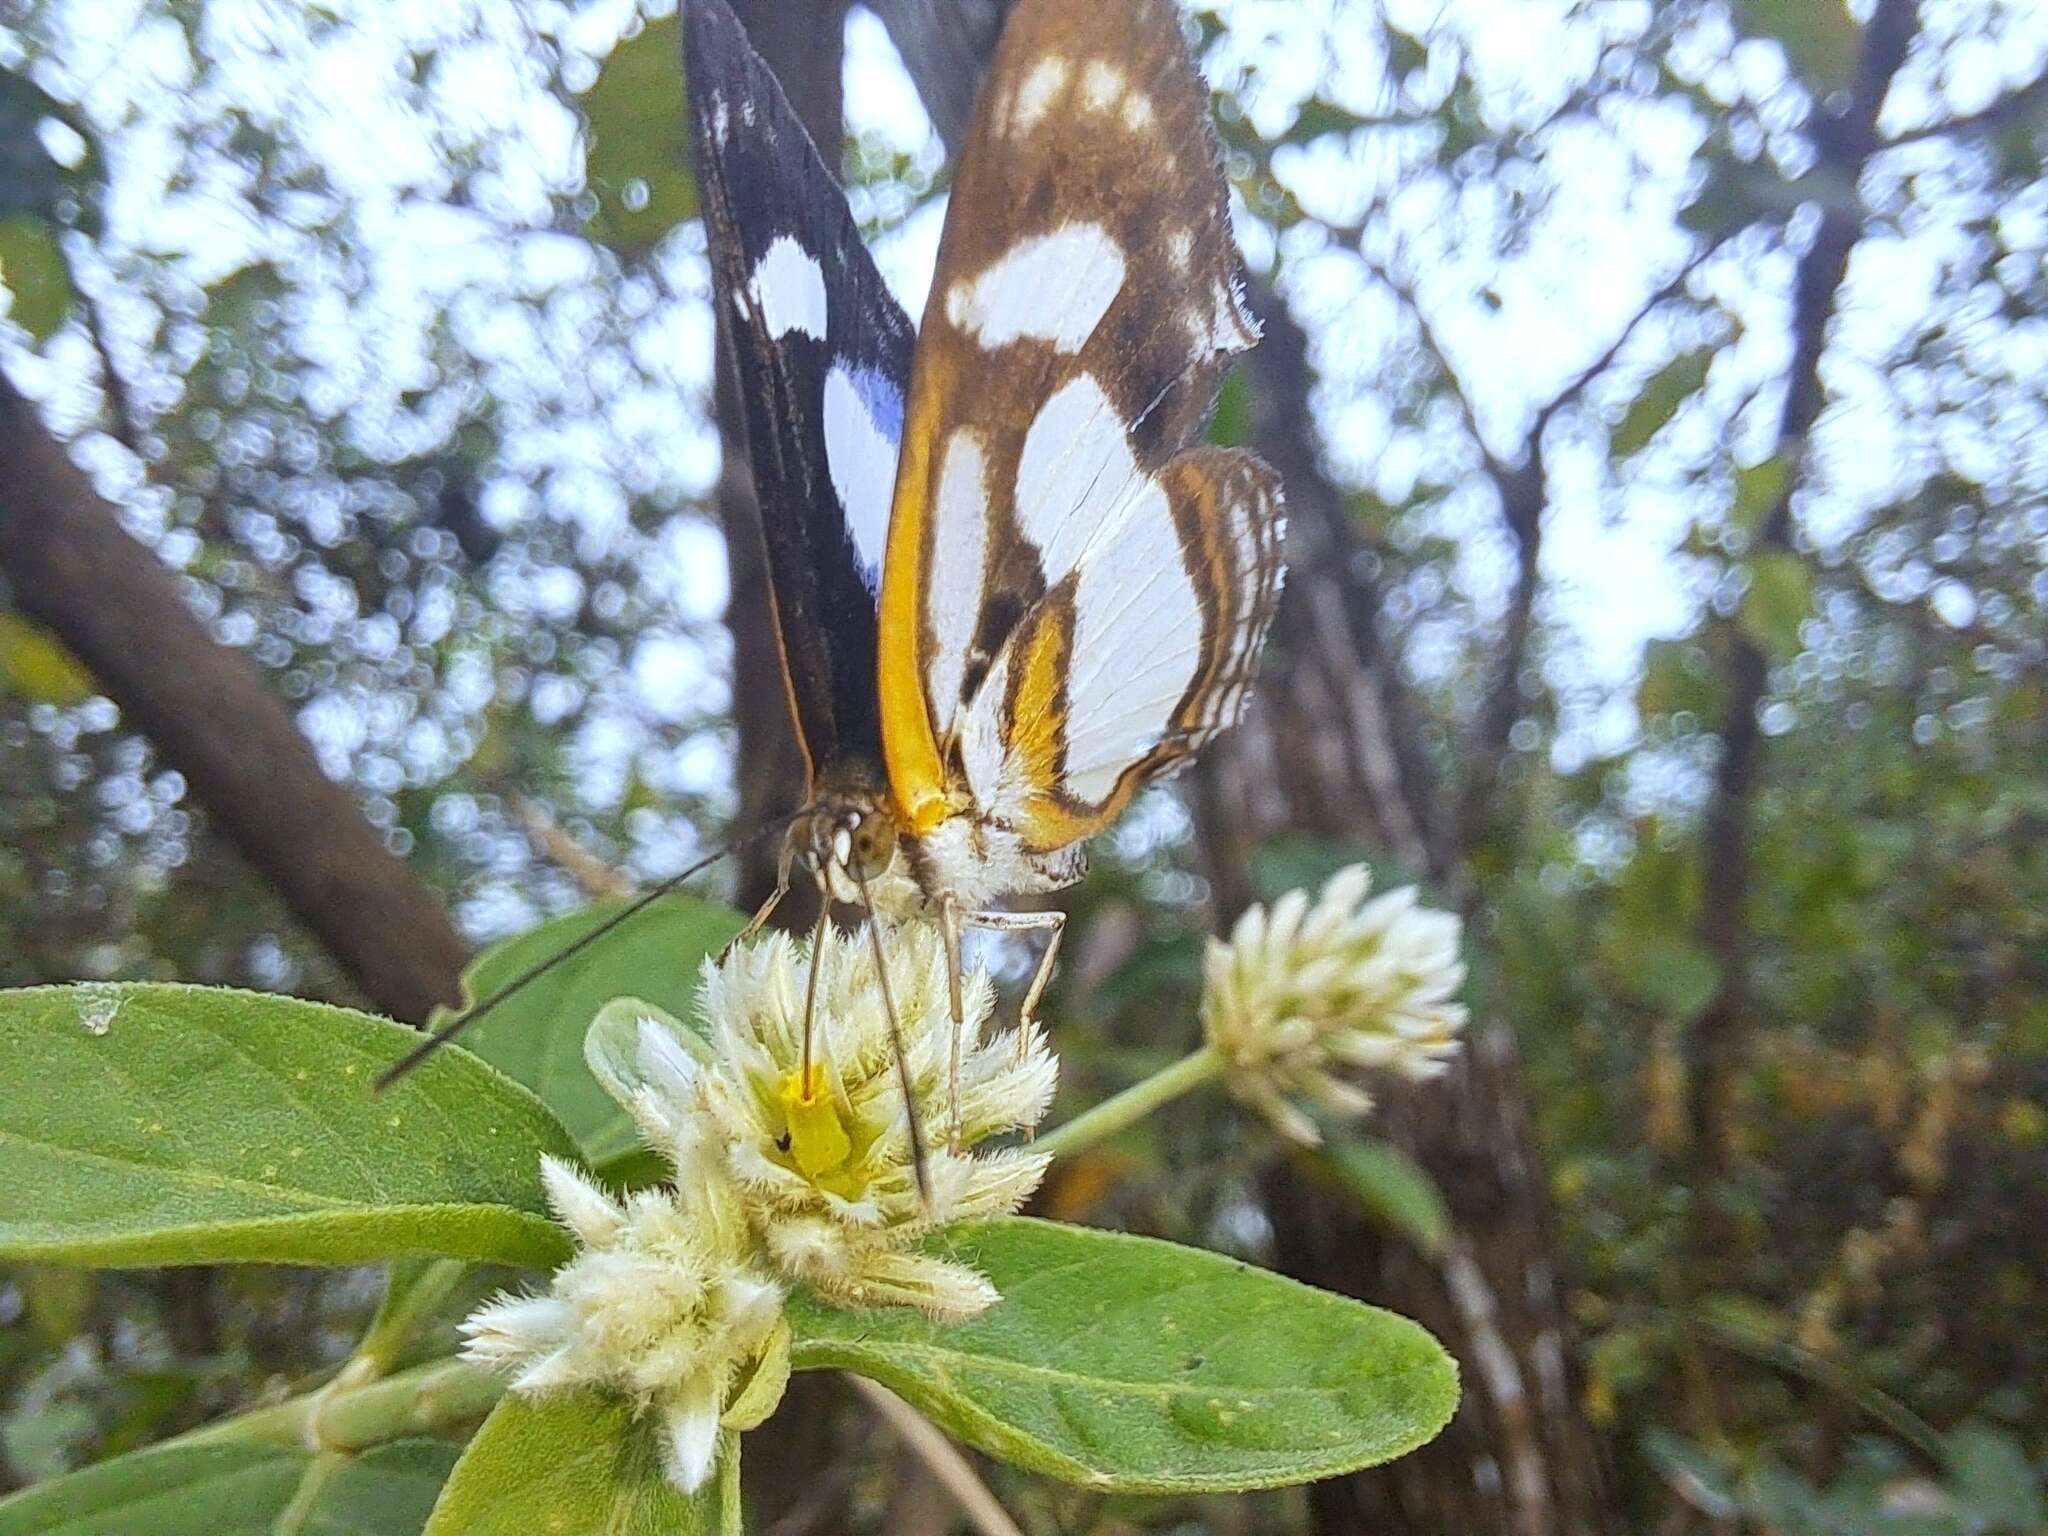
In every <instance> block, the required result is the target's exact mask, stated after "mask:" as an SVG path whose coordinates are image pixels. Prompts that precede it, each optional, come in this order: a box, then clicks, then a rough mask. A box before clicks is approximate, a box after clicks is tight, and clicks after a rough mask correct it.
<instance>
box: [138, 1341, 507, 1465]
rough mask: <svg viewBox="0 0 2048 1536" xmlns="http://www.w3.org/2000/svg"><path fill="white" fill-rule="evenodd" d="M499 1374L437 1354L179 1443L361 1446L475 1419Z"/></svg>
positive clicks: (494, 1396) (501, 1387)
mask: <svg viewBox="0 0 2048 1536" xmlns="http://www.w3.org/2000/svg"><path fill="white" fill-rule="evenodd" d="M505 1385H506V1382H505V1377H503V1376H502V1375H500V1374H499V1373H498V1372H496V1371H493V1370H490V1369H488V1368H487V1367H485V1366H481V1365H476V1364H472V1363H471V1362H470V1361H467V1360H457V1359H454V1358H443V1359H440V1360H430V1361H428V1362H427V1363H426V1364H424V1365H416V1366H414V1367H413V1368H412V1369H411V1370H408V1371H400V1372H399V1373H398V1374H397V1375H396V1376H389V1377H386V1378H385V1379H383V1380H382V1381H374V1382H371V1383H370V1384H369V1385H367V1386H360V1387H349V1388H346V1389H344V1390H341V1391H329V1390H328V1389H327V1388H325V1387H323V1388H321V1389H319V1390H317V1391H313V1392H305V1393H301V1394H300V1395H299V1396H297V1397H293V1398H287V1399H286V1400H285V1401H284V1402H281V1403H274V1404H272V1405H271V1406H270V1407H268V1408H256V1409H252V1410H251V1411H250V1412H248V1413H241V1414H237V1415H235V1416H234V1417H233V1418H231V1419H223V1420H221V1421H220V1422H219V1423H217V1424H209V1425H207V1426H206V1427H205V1428H203V1429H196V1430H194V1431H193V1432H192V1433H191V1434H189V1435H180V1436H178V1437H177V1440H176V1441H175V1442H167V1443H176V1444H180V1445H221V1444H237V1443H245V1442H251V1441H254V1442H258V1443H268V1444H273V1445H294V1446H305V1445H312V1446H315V1447H317V1448H318V1449H321V1450H329V1451H360V1450H364V1449H367V1448H368V1447H370V1446H373V1445H382V1444H383V1443H384V1442H386V1441H387V1440H398V1439H403V1438H404V1437H405V1436H407V1435H419V1434H429V1433H432V1432H433V1431H436V1430H443V1429H452V1428H455V1427H456V1426H458V1425H461V1424H467V1423H469V1422H470V1421H471V1420H474V1419H478V1418H481V1417H482V1416H483V1415H484V1414H485V1412H487V1411H488V1410H489V1409H490V1407H491V1405H492V1404H494V1403H496V1402H497V1400H498V1399H499V1398H500V1397H502V1396H504V1394H505Z"/></svg>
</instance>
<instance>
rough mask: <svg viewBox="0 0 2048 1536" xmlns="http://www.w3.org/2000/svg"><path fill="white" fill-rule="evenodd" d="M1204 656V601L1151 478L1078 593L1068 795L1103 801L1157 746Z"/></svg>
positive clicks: (1093, 559)
mask: <svg viewBox="0 0 2048 1536" xmlns="http://www.w3.org/2000/svg"><path fill="white" fill-rule="evenodd" d="M1201 662H1202V606H1201V603H1200V601H1199V599H1197V598H1196V596H1195V588H1194V584H1193V583H1192V582H1190V581H1189V580H1188V573H1187V570H1186V568H1185V567H1184V566H1183V565H1182V563H1181V556H1180V541H1179V537H1178V536H1177V535H1176V534H1175V532H1174V528H1173V514H1172V512H1171V511H1170V510H1169V508H1168V505H1167V499H1166V492H1165V491H1164V490H1163V489H1161V488H1160V487H1159V485H1157V484H1156V483H1155V482H1153V481H1150V480H1147V481H1146V482H1145V483H1144V488H1143V490H1142V491H1141V492H1140V493H1139V494H1138V495H1137V496H1135V497H1133V498H1132V500H1131V503H1130V506H1129V508H1128V510H1127V512H1126V514H1125V516H1124V517H1123V519H1122V520H1121V521H1120V522H1119V524H1118V526H1117V529H1116V531H1115V533H1114V535H1113V536H1111V537H1109V538H1106V539H1103V540H1101V541H1099V542H1098V544H1097V545H1096V546H1095V547H1094V548H1093V549H1091V550H1090V552H1089V555H1088V558H1087V559H1086V560H1085V561H1084V562H1083V564H1082V565H1081V567H1080V585H1079V586H1078V587H1077V588H1076V589H1075V592H1074V650H1073V670H1072V672H1071V674H1070V675H1069V677H1068V679H1067V756H1066V781H1067V783H1066V787H1067V792H1068V793H1069V794H1071V795H1072V796H1073V797H1074V798H1075V799H1077V800H1083V801H1087V802H1088V803H1090V804H1094V805H1100V804H1101V803H1103V802H1104V801H1106V800H1107V799H1109V797H1110V793H1111V792H1112V791H1113V790H1114V789H1115V788H1116V781H1117V780H1118V779H1119V778H1121V777H1122V776H1123V772H1124V770H1125V769H1126V768H1128V767H1130V766H1131V764H1133V763H1135V762H1137V761H1138V759H1139V758H1141V757H1143V756H1144V755H1145V754H1146V753H1147V752H1150V751H1151V750H1152V749H1153V748H1154V747H1156V746H1158V745H1159V743H1160V742H1161V740H1163V739H1164V738H1165V735H1166V730H1167V727H1168V726H1169V725H1170V724H1171V723H1172V721H1173V714H1174V711H1175V709H1177V708H1178V707H1179V705H1180V701H1181V698H1182V696H1183V695H1184V694H1186V692H1187V689H1188V684H1190V683H1192V682H1193V681H1194V680H1195V672H1196V669H1197V668H1199V667H1200V666H1201Z"/></svg>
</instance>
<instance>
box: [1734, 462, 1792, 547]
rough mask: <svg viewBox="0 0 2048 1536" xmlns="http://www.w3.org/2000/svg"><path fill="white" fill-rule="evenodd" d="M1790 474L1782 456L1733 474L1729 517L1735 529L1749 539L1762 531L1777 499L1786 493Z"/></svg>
mask: <svg viewBox="0 0 2048 1536" xmlns="http://www.w3.org/2000/svg"><path fill="white" fill-rule="evenodd" d="M1789 472H1790V466H1789V465H1787V464H1786V462H1785V460H1784V457H1783V456H1782V455H1779V456H1777V457H1773V458H1768V459H1765V460H1764V461H1763V463H1761V464H1752V465H1750V466H1749V468H1747V469H1738V470H1737V471H1735V505H1734V507H1733V509H1732V510H1731V512H1730V516H1731V517H1732V518H1733V519H1734V522H1735V526H1736V527H1738V528H1740V529H1741V530H1742V531H1743V532H1744V533H1746V534H1750V535H1752V536H1754V535H1755V533H1756V531H1757V530H1758V529H1759V528H1761V527H1763V525H1764V521H1765V519H1766V518H1768V517H1769V516H1770V515H1771V509H1772V508H1773V507H1775V506H1777V504H1778V498H1779V497H1780V496H1782V495H1783V494H1784V493H1785V477H1786V475H1787V474H1788V473H1789Z"/></svg>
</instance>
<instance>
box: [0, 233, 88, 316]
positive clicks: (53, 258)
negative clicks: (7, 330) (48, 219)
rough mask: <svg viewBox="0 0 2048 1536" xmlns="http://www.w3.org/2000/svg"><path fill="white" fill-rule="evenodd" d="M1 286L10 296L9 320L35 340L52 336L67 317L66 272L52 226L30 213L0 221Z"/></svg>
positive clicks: (68, 288) (68, 282)
mask: <svg viewBox="0 0 2048 1536" xmlns="http://www.w3.org/2000/svg"><path fill="white" fill-rule="evenodd" d="M0 284H5V286H6V288H7V291H8V292H9V293H10V294H12V295H13V297H14V302H13V305H12V306H11V307H10V308H9V309H8V311H7V318H8V319H10V320H12V321H13V322H14V323H15V324H16V325H18V326H20V327H21V328H22V329H23V330H25V331H27V332H28V333H29V335H30V336H31V337H33V338H34V339H35V340H36V341H38V342H44V341H48V340H49V339H50V338H51V337H52V336H54V335H55V334H56V333H57V327H59V326H60V325H62V324H63V323H64V317H65V316H66V315H69V314H70V313H71V269H70V268H69V267H67V266H65V264H64V253H63V252H62V251H61V250H59V249H58V248H57V231H56V229H55V227H54V226H52V225H50V224H46V223H44V222H43V220H42V219H40V218H38V217H37V216H36V215H35V214H32V213H15V214H9V215H7V216H6V217H5V218H0Z"/></svg>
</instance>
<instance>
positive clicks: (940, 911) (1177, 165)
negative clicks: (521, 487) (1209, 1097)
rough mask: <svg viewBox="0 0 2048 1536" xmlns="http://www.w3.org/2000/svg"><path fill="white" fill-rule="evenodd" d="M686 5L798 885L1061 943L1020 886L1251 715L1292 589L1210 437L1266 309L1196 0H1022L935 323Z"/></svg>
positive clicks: (952, 226)
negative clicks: (761, 543)
mask: <svg viewBox="0 0 2048 1536" xmlns="http://www.w3.org/2000/svg"><path fill="white" fill-rule="evenodd" d="M683 20H684V39H685V55H686V60H685V62H686V69H687V71H688V74H689V86H690V90H689V94H690V99H691V102H692V108H693V113H694V116H695V120H696V121H695V127H696V149H697V160H698V168H699V181H700V186H701V188H702V194H703V203H704V208H705V215H706V223H707V228H708V230H709V246H710V254H711V264H712V274H713V293H714V297H715V299H716V301H717V303H718V305H719V312H720V321H721V330H722V333H723V335H724V337H725V344H726V346H727V348H728V351H729V354H730V356H731V359H732V362H733V365H734V368H735V372H736V376H737V379H738V382H739V385H740V394H741V397H742V401H743V405H744V420H745V428H746V438H747V445H748V449H749V457H750V459H751V461H752V464H753V468H754V478H755V485H756V490H757V492H758V500H759V502H760V506H761V513H762V522H763V532H764V535H765V543H766V549H767V555H768V571H769V578H770V588H771V598H772V601H773V603H774V605H775V621H776V630H777V635H778V640H779V643H780V645H781V649H782V657H783V663H784V673H785V681H786V683H787V685H788V689H789V696H790V702H791V706H792V711H793V714H794V717H795V720H796V724H797V727H798V734H799V737H800V739H801V740H802V742H803V744H804V748H805V754H806V758H807V761H808V764H809V769H810V776H809V777H810V789H809V794H808V796H807V801H806V805H805V807H804V809H803V810H802V811H801V812H800V813H799V814H798V816H797V817H796V819H795V820H794V821H793V822H792V824H791V827H790V831H789V833H788V838H787V842H786V844H785V857H784V875H785V881H786V879H787V877H788V874H789V872H790V871H791V869H792V867H793V866H797V865H801V866H803V867H804V868H806V869H808V870H809V871H810V872H811V874H812V875H813V876H814V877H815V878H816V879H817V880H818V882H819V884H820V886H821V888H822V889H823V890H824V891H826V892H827V893H828V894H829V895H830V896H832V897H833V898H835V899H839V900H846V901H852V902H857V903H859V904H861V905H864V906H867V907H869V908H871V909H873V910H876V911H879V912H881V913H883V914H885V915H889V916H896V917H910V916H928V917H934V918H936V919H937V920H939V921H940V922H941V923H943V924H944V925H945V927H946V929H947V932H948V935H949V937H957V931H958V928H959V926H960V925H961V924H962V923H969V924H979V925H982V926H989V927H1001V928H1012V929H1014V928H1016V927H1020V926H1032V927H1041V928H1049V929H1053V930H1054V931H1055V936H1056V929H1057V924H1058V922H1059V917H1058V915H1057V914H1052V913H1023V914H1006V913H1003V912H1001V911H1000V910H998V909H999V907H1000V905H1001V903H1003V902H1005V901H1007V900H1009V899H1010V898H1013V897H1018V896H1029V895H1036V894H1040V893H1044V892H1048V891H1053V890H1057V889H1059V888H1060V887H1062V886H1065V885H1068V884H1070V883H1072V882H1073V881H1074V880H1076V879H1078V878H1079V877H1080V875H1081V873H1082V871H1083V868H1084V867H1085V856H1084V853H1083V846H1084V844H1085V842H1086V840H1087V839H1088V838H1089V837H1090V836H1092V835H1093V834H1094V833H1096V832H1098V831H1100V830H1102V829H1103V828H1105V827H1106V826H1108V825H1109V824H1110V823H1111V822H1112V821H1113V820H1114V819H1115V818H1116V817H1117V816H1118V815H1119V814H1120V813H1121V812H1122V810H1123V809H1124V807H1125V806H1126V805H1127V804H1128V803H1129V801H1130V800H1131V798H1132V797H1133V796H1134V795H1135V794H1136V793H1137V792H1138V791H1139V790H1140V789H1141V788H1142V787H1143V786H1144V785H1146V784H1148V783H1150V782H1153V781H1155V780H1157V779H1159V778H1161V777H1163V776H1165V775H1166V774H1168V773H1170V772H1172V771H1173V770H1174V769H1176V768H1177V767H1179V766H1181V765H1182V764H1183V763H1185V762H1186V761H1187V760H1188V759H1189V758H1190V757H1191V756H1192V755H1193V754H1194V753H1195V752H1196V751H1198V750H1199V749H1200V748H1201V746H1202V745H1203V744H1204V743H1205V742H1206V741H1208V740H1209V739H1210V738H1211V737H1213V736H1214V735H1215V734H1216V733H1217V732H1218V731H1220V730H1222V729H1224V728H1226V727H1227V726H1228V725H1230V724H1231V723H1232V722H1233V721H1234V720H1235V719H1236V718H1237V716H1238V714H1239V713H1240V712H1241V710H1242V707H1243V703H1244V700H1245V696H1246V692H1247V689H1248V686H1249V682H1250V678H1251V673H1252V670H1253V668H1254V665H1255V663H1256V661H1257V657H1258V653H1259V649H1260V646H1261V643H1262V640H1263V637H1264V632H1265V628H1266V625H1267V622H1268V620H1269V619H1270V617H1271V614H1272V609H1273V605H1274V602H1275V600H1276V598H1277V594H1278V590H1279V585H1280V579H1281V558H1280V539H1281V530H1282V517H1281V512H1280V496H1279V487H1278V484H1277V481H1276V480H1275V477H1274V476H1273V474H1272V472H1271V471H1270V470H1268V469H1267V468H1266V467H1265V466H1264V465H1263V464H1261V463H1260V462H1259V461H1258V460H1257V459H1256V458H1254V457H1252V456H1251V455H1249V454H1247V453H1244V452H1242V451H1238V450H1230V449H1219V448H1213V447H1208V446H1204V445H1203V444H1202V442H1201V437H1202V431H1203V427H1204V424H1205V422H1206V420H1207V417H1208V413H1209V411H1210V409H1211V407H1212V405H1213V403H1214V400H1215V395H1216V391H1217V388H1218V386H1219V385H1220V383H1221V380H1222V376H1223V373H1224V371H1225V369H1226V368H1227V367H1228V365H1229V362H1230V358H1231V356H1232V355H1233V354H1235V353H1238V352H1241V351H1243V350H1244V349H1245V348H1247V347H1249V346H1250V345H1251V344H1252V342H1253V341H1254V340H1255V338H1256V327H1255V326H1254V324H1253V322H1252V320H1251V318H1250V317H1249V315H1248V314H1247V312H1246V310H1245V308H1244V305H1243V302H1242V297H1241V293H1242V290H1241V286H1240V283H1239V279H1238V270H1237V259H1236V253H1235V247H1234V245H1233V244H1232V241H1231V237H1230V228H1229V216H1228V210H1227V205H1226V198H1225V190H1224V180H1223V175H1222V171H1221V168H1220V162H1219V157H1218V152H1217V149H1216V143H1215V136H1214V132H1213V130H1212V128H1211V126H1210V122H1209V116H1208V112H1209V108H1208V95H1207V91H1206V89H1205V88H1204V87H1203V85H1202V83H1201V80H1200V77H1199V75H1198V74H1197V73H1196V72H1195V69H1194V67H1193V64H1192V61H1191V60H1190V58H1189V56H1188V53H1187V46H1186V43H1185V41H1184V40H1183V38H1182V35H1181V32H1180V22H1179V14H1178V12H1177V10H1176V9H1175V8H1174V6H1173V4H1172V3H1171V0H1124V3H1116V0H1018V3H1017V4H1016V5H1015V6H1014V8H1013V9H1012V10H1011V12H1010V15H1009V18H1008V20H1007V22H1006V24H1005V28H1004V32H1003V35H1002V38H1001V41H1000V43H999V45H998V48H997V51H996V55H995V58H994V60H993V62H992V64H991V66H990V70H989V75H988V80H987V83H986V85H985V86H984V88H983V92H982V97H981V101H980V104H979V106H978V108H977V111H976V115H975V120H974V124H973V126H972V128H971V130H970V133H969V137H968V141H967V144H966V147H965V149H964V150H963V152H962V154H961V157H960V161H959V165H958V169H957V171H956V174H955V179H954V182H953V187H952V192H951V201H950V205H949V208H948V213H947V219H946V226H945V231H944V234H943V236H942V239H941V243H940V251H939V258H938V264H937V272H936V275H935V278H934V281H933V285H932V290H931V295H930V298H929V300H928V302H927V305H926V309H925V315H924V321H923V325H922V327H921V329H920V330H919V331H918V332H917V333H916V336H915V338H914V339H913V335H912V332H911V328H910V325H909V322H908V319H907V317H905V316H904V315H903V313H902V311H901V309H900V307H899V306H897V304H896V302H895V300H894V299H893V298H892V297H891V296H890V295H889V292H888V290H887V288H886V286H885V285H884V284H883V283H882V281H881V279H880V277H879V275H878V274H877V273H876V271H875V268H874V266H873V263H872V260H871V259H870V258H869V256H868V254H867V252H866V250H865V249H864V248H863V247H862V245H861V243H860V240H859V237H858V233H857V231H856V230H855V228H854V225H853V221H852V217H851V215H850V214H849V212H848V211H847V207H846V203H845V200H844V197H843V195H842V194H841V193H840V191H839V189H838V186H837V184H836V182H835V181H834V179H833V177H832V176H831V173H830V172H829V170H827V168H826V166H825V164H824V161H823V160H822V158H821V157H819V156H818V154H817V152H816V150H815V148H814V147H813V146H812V144H811V141H810V139H809V137H808V135H807V134H805V132H804V130H803V128H802V126H801V124H800V123H799V122H798V120H797V118H796V116H795V114H794V112H793V111H792V110H791V109H790V107H789V104H788V103H787V101H785V100H784V99H783V97H782V93H781V90H780V88H779V86H778V85H777V84H776V82H775V80H774V77H773V75H772V74H771V73H770V72H769V71H768V69H767V68H766V66H765V65H764V64H762V62H761V61H760V59H759V58H758V56H756V55H755V54H754V53H753V50H752V49H751V47H749V46H748V44H747V43H746V40H745V36H744V33H743V32H742V31H741V29H740V27H739V25H738V23H737V22H736V21H735V20H734V19H733V17H732V15H731V13H730V12H729V11H728V10H727V9H726V5H725V0H683ZM1043 979H1044V972H1043V970H1041V972H1040V975H1039V978H1038V983H1036V984H1034V989H1033V992H1034V995H1035V992H1036V987H1037V985H1038V984H1042V982H1043Z"/></svg>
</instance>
